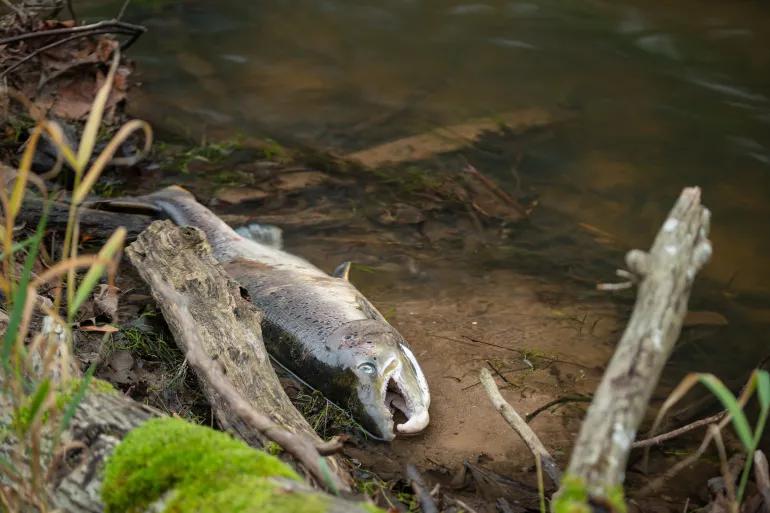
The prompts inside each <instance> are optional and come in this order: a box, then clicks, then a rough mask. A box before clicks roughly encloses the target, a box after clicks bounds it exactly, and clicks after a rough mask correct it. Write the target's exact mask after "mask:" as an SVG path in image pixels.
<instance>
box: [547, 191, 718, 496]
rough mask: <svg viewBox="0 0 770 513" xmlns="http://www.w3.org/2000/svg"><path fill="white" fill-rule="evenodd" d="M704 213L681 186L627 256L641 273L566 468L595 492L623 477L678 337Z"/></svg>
mask: <svg viewBox="0 0 770 513" xmlns="http://www.w3.org/2000/svg"><path fill="white" fill-rule="evenodd" d="M709 218H710V213H709V211H708V210H707V209H706V208H705V207H703V206H702V205H701V203H700V189H698V188H697V187H693V188H687V189H684V191H683V192H682V194H681V195H680V197H679V199H678V201H677V202H676V205H675V206H674V208H673V209H672V210H671V212H670V214H669V216H668V218H667V219H666V221H665V222H664V223H663V227H662V228H661V230H660V231H659V232H658V234H657V236H656V238H655V242H654V243H653V245H652V248H651V249H650V251H649V252H648V253H645V252H643V251H640V250H632V251H630V252H629V253H628V254H627V255H626V263H627V265H628V268H629V270H630V271H631V272H632V273H634V274H635V275H636V276H637V277H638V278H639V279H640V285H639V293H638V296H637V300H636V304H635V306H634V310H633V313H632V315H631V319H630V321H629V323H628V326H627V327H626V330H625V332H624V333H623V337H622V338H621V340H620V343H619V344H618V347H617V349H616V350H615V354H614V356H613V357H612V360H611V361H610V363H609V366H608V367H607V370H606V372H605V373H604V377H603V378H602V382H601V384H600V385H599V388H598V389H597V391H596V394H595V395H594V399H593V401H592V403H591V406H590V408H589V410H588V413H587V414H586V418H585V420H584V421H583V424H582V427H581V430H580V434H579V436H578V439H577V442H576V443H575V447H574V449H573V452H572V457H571V459H570V463H569V467H568V469H567V473H566V474H567V475H568V476H570V477H577V478H579V479H580V480H581V481H582V482H584V483H585V485H586V487H587V491H588V494H589V496H591V497H593V498H597V499H602V498H606V497H607V494H608V493H611V492H612V491H615V490H617V489H618V488H619V487H620V486H621V485H622V483H623V480H624V477H625V475H624V473H625V467H626V463H627V459H628V454H629V451H630V450H631V444H632V442H633V441H634V439H635V437H636V432H637V429H638V427H639V424H640V423H641V421H642V419H643V417H644V413H645V411H646V409H647V404H648V402H649V400H650V397H651V395H652V393H653V391H654V389H655V387H656V385H657V383H658V379H659V377H660V374H661V371H662V370H663V367H664V365H665V364H666V361H667V360H668V357H669V355H670V353H671V350H672V349H673V347H674V343H675V342H676V339H677V337H678V336H679V332H680V330H681V327H682V321H683V319H684V316H685V314H686V313H687V301H688V299H689V296H690V289H691V287H692V284H693V281H694V279H695V274H696V273H697V272H698V270H700V268H701V267H702V266H703V265H704V264H705V263H706V262H707V261H708V259H709V257H710V256H711V243H710V241H709V240H708V231H709ZM562 491H563V489H560V490H559V492H557V494H556V496H555V497H558V496H559V495H560V493H561V492H562Z"/></svg>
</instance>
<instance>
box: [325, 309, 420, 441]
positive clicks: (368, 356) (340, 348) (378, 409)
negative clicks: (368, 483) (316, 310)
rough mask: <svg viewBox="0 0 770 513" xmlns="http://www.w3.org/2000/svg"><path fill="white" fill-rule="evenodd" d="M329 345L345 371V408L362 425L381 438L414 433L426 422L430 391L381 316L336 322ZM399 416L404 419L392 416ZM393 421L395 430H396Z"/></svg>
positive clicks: (406, 348) (406, 349) (407, 350)
mask: <svg viewBox="0 0 770 513" xmlns="http://www.w3.org/2000/svg"><path fill="white" fill-rule="evenodd" d="M329 343H330V344H329V345H330V346H332V347H333V348H334V349H333V350H334V352H335V353H336V354H337V356H338V358H339V359H338V363H339V364H340V365H341V366H342V367H343V368H344V369H345V370H346V371H347V374H348V376H351V377H352V380H350V382H351V384H352V388H354V389H355V390H350V391H349V392H350V393H349V395H348V400H347V403H348V406H349V407H350V409H351V411H352V412H353V414H354V416H355V417H356V419H357V420H358V421H359V422H360V423H361V425H362V426H363V427H364V428H365V429H366V430H367V431H369V432H370V433H371V434H373V435H375V437H377V438H381V439H383V440H392V439H393V438H395V436H396V434H404V435H408V434H416V433H419V432H420V431H422V430H423V429H425V427H426V426H427V425H428V422H429V421H430V416H429V414H428V408H429V407H430V392H429V391H428V383H427V381H426V380H425V375H424V374H423V372H422V370H421V369H420V366H419V364H418V363H417V359H416V358H415V357H414V354H413V353H412V351H411V349H410V348H409V345H408V344H407V343H406V341H405V340H404V338H403V337H402V336H401V335H400V334H399V333H398V332H397V331H396V330H395V328H393V327H392V326H391V325H390V324H388V323H387V322H386V321H384V320H373V319H365V320H358V321H352V322H349V323H346V324H343V325H342V326H340V327H339V328H338V329H337V330H335V332H334V333H332V335H331V336H330V339H329ZM394 414H395V416H396V417H399V416H403V419H402V420H403V422H397V421H396V420H395V419H394ZM394 424H395V429H394Z"/></svg>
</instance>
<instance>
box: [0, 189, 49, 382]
mask: <svg viewBox="0 0 770 513" xmlns="http://www.w3.org/2000/svg"><path fill="white" fill-rule="evenodd" d="M47 222H48V203H44V204H43V215H42V216H41V217H40V221H39V222H38V224H37V229H36V230H35V234H34V235H33V236H32V237H31V240H32V242H30V249H29V253H27V258H26V259H25V260H24V268H23V269H22V271H21V276H20V277H19V283H18V287H17V292H16V295H15V297H14V298H13V307H12V309H11V312H10V315H9V316H8V326H7V328H6V331H5V337H4V338H3V345H2V348H0V361H2V365H3V370H5V372H9V371H10V369H11V362H10V357H11V349H12V348H13V344H14V342H15V341H16V338H17V337H18V336H19V335H20V334H19V333H18V331H19V327H20V326H21V321H22V318H23V317H24V306H25V304H26V302H27V285H28V284H29V282H30V279H31V278H32V267H33V266H34V265H35V261H36V260H37V254H38V250H39V249H40V245H41V244H42V242H43V235H44V234H45V226H46V223H47Z"/></svg>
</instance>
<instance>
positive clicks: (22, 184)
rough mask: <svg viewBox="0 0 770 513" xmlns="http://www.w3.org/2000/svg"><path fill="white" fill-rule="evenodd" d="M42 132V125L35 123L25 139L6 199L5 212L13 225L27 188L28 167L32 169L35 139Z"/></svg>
mask: <svg viewBox="0 0 770 513" xmlns="http://www.w3.org/2000/svg"><path fill="white" fill-rule="evenodd" d="M42 133H43V125H37V126H36V127H35V129H34V130H33V131H32V135H30V137H29V141H27V147H26V148H24V153H23V154H22V156H21V162H19V172H18V173H16V182H15V183H14V184H13V192H11V198H10V200H9V201H8V212H6V214H7V215H8V217H9V220H10V223H11V225H13V222H14V220H15V219H16V215H17V214H18V213H19V210H21V203H22V201H23V200H24V193H25V192H26V190H27V179H28V178H29V173H30V169H32V158H33V157H34V156H35V150H36V149H37V141H38V139H40V134H42Z"/></svg>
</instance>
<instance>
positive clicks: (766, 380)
mask: <svg viewBox="0 0 770 513" xmlns="http://www.w3.org/2000/svg"><path fill="white" fill-rule="evenodd" d="M757 394H758V395H759V406H760V408H762V409H763V410H766V409H769V408H770V374H768V372H767V371H766V370H758V371H757Z"/></svg>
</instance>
